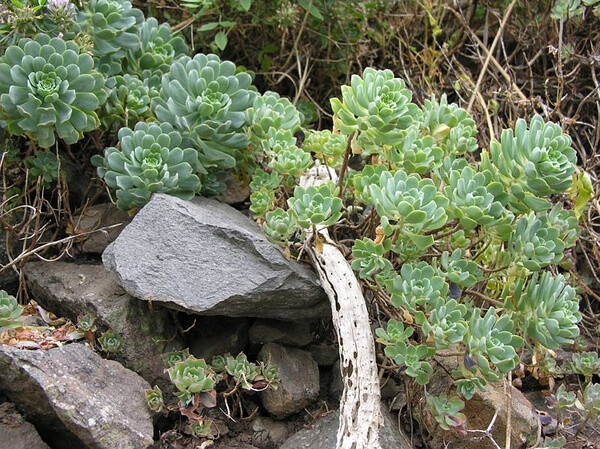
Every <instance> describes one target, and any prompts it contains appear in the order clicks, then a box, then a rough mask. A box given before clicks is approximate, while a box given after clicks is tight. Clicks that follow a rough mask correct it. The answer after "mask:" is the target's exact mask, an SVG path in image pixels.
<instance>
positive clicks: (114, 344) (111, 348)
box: [98, 330, 124, 354]
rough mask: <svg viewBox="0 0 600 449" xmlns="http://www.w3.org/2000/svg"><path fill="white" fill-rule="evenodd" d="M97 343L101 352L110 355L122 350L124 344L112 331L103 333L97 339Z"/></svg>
mask: <svg viewBox="0 0 600 449" xmlns="http://www.w3.org/2000/svg"><path fill="white" fill-rule="evenodd" d="M98 342H99V343H100V347H101V348H102V350H103V351H105V352H108V353H111V354H113V353H115V352H119V351H120V350H121V349H123V344H124V342H123V338H122V337H121V336H120V335H119V334H118V333H116V332H114V331H112V330H108V331H106V332H104V333H103V334H102V335H101V336H100V338H99V339H98Z"/></svg>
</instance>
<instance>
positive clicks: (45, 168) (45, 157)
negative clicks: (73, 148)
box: [25, 151, 58, 188]
mask: <svg viewBox="0 0 600 449" xmlns="http://www.w3.org/2000/svg"><path fill="white" fill-rule="evenodd" d="M25 167H27V168H28V169H29V174H30V176H31V177H33V178H41V180H42V182H43V183H44V187H46V188H48V187H50V186H51V185H52V183H53V182H54V181H56V180H57V179H58V159H57V157H56V154H54V153H53V152H52V151H38V152H37V153H35V155H34V156H29V157H28V158H27V159H25Z"/></svg>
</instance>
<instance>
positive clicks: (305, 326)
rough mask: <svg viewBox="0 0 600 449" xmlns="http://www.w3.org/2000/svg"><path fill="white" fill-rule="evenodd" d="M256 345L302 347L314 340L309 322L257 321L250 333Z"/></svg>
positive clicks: (251, 339)
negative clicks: (269, 344) (270, 344)
mask: <svg viewBox="0 0 600 449" xmlns="http://www.w3.org/2000/svg"><path fill="white" fill-rule="evenodd" d="M249 337H250V341H251V342H252V343H255V344H265V343H279V344H281V345H286V346H296V347H302V346H306V345H308V344H310V343H311V342H312V341H313V340H314V335H313V333H312V331H311V323H310V322H309V321H306V320H303V321H279V320H256V321H255V322H254V324H253V325H252V327H250V331H249Z"/></svg>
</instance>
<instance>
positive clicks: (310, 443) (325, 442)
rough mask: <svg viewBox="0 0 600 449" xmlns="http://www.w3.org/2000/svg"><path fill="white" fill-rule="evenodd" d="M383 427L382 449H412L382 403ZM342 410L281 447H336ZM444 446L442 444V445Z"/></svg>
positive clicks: (380, 441)
mask: <svg viewBox="0 0 600 449" xmlns="http://www.w3.org/2000/svg"><path fill="white" fill-rule="evenodd" d="M381 413H382V414H383V427H382V428H381V429H380V430H379V444H380V445H381V449H412V447H413V446H412V444H410V441H409V440H408V438H407V437H406V436H405V435H404V434H403V433H401V432H400V431H399V430H398V426H397V424H396V418H395V417H394V416H393V415H392V414H391V413H390V412H388V410H387V408H386V407H385V406H384V405H382V407H381ZM339 420H340V412H339V411H336V412H335V413H331V414H329V415H326V416H323V417H321V418H320V419H319V420H317V422H316V423H315V425H314V426H313V427H312V428H310V429H302V430H300V431H298V432H296V433H295V434H294V435H292V436H291V437H290V438H288V439H287V440H286V441H285V443H283V444H282V445H281V446H279V449H336V447H337V445H336V443H337V430H338V424H339ZM440 447H442V446H440Z"/></svg>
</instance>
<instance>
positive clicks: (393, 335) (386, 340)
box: [375, 319, 414, 346]
mask: <svg viewBox="0 0 600 449" xmlns="http://www.w3.org/2000/svg"><path fill="white" fill-rule="evenodd" d="M413 332H414V331H413V328H412V327H406V328H405V327H404V323H402V322H401V321H396V320H394V319H391V320H389V321H388V323H387V326H386V328H385V329H383V328H377V329H375V334H376V335H377V341H378V342H379V343H383V344H384V345H386V346H393V345H395V344H396V343H402V342H406V341H408V338H409V337H410V336H411V335H412V334H413Z"/></svg>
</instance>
